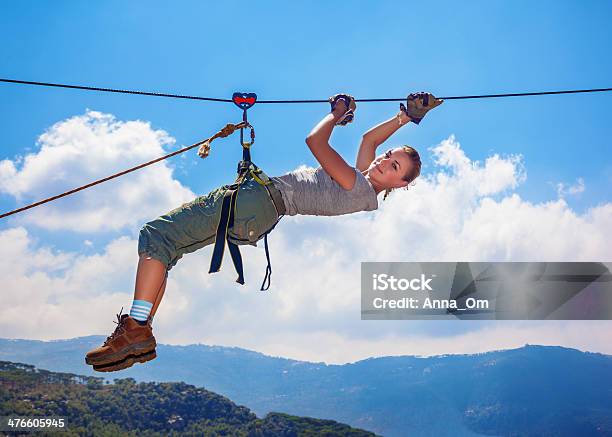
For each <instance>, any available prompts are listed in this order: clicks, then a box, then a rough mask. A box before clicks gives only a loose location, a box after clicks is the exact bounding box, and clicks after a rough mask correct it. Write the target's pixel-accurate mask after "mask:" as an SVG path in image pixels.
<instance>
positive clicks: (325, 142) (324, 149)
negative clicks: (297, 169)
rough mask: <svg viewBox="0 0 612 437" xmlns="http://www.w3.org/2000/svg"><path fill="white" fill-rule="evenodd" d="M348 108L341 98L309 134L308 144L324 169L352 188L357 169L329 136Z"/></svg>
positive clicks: (346, 186) (339, 183)
mask: <svg viewBox="0 0 612 437" xmlns="http://www.w3.org/2000/svg"><path fill="white" fill-rule="evenodd" d="M346 109H347V108H346V105H345V104H344V101H342V100H340V101H339V102H338V103H337V104H336V107H335V109H334V110H333V111H332V112H331V113H329V114H327V115H326V116H325V118H323V120H321V121H320V122H319V123H318V124H317V125H316V126H315V127H314V129H312V131H311V132H310V134H308V136H307V137H306V144H308V147H309V148H310V151H311V152H312V154H313V155H314V157H315V158H316V159H317V161H319V164H321V167H323V170H325V172H326V173H327V174H328V175H329V176H330V177H331V178H332V179H333V180H335V181H336V182H337V183H338V185H340V186H341V187H342V188H344V189H345V190H351V189H353V186H354V185H355V178H356V175H355V169H354V168H353V167H351V166H350V165H348V164H347V163H346V161H345V160H344V159H343V158H342V157H341V156H340V155H339V154H338V152H336V151H335V150H334V149H333V148H332V147H331V145H330V144H329V137H330V136H331V133H332V131H333V130H334V126H335V125H336V121H338V119H340V117H342V116H343V115H344V113H345V112H346Z"/></svg>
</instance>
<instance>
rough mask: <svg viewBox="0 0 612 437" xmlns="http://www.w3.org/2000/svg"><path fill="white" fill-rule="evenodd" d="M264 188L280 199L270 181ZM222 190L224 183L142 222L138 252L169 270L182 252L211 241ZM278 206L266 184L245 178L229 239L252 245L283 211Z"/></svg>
mask: <svg viewBox="0 0 612 437" xmlns="http://www.w3.org/2000/svg"><path fill="white" fill-rule="evenodd" d="M268 188H269V189H270V190H271V191H273V190H276V193H275V194H276V195H277V196H278V197H277V198H279V199H280V193H278V191H277V189H276V188H275V187H274V186H273V185H272V184H270V185H268ZM225 191H226V187H225V186H224V187H221V188H217V189H216V190H214V191H212V192H210V193H209V194H207V195H205V196H199V197H197V198H195V199H194V200H192V201H191V202H188V203H185V204H183V205H181V206H179V207H178V208H176V209H173V210H172V211H170V212H168V213H166V214H164V215H162V216H160V217H158V218H156V219H155V220H152V221H150V222H148V223H146V224H145V225H144V226H143V227H142V229H141V230H140V235H139V238H138V255H142V254H145V255H146V256H150V257H152V258H155V259H157V260H159V261H161V262H162V263H163V264H164V265H165V266H166V270H167V271H169V270H170V269H171V268H172V267H173V266H174V265H176V262H177V261H178V260H179V259H181V258H182V256H183V255H185V254H187V253H191V252H195V251H196V250H198V249H200V248H202V247H205V246H207V245H209V244H213V243H214V242H215V234H216V232H217V225H218V223H219V217H220V215H221V204H222V203H223V194H224V193H225ZM278 209H279V208H277V207H276V206H275V204H274V202H272V200H271V198H270V195H269V194H268V192H267V190H266V187H264V186H263V185H261V184H259V183H258V182H257V181H255V180H253V179H249V180H247V181H245V182H244V183H243V184H242V185H241V186H240V189H239V191H238V197H237V198H236V211H235V217H234V226H233V227H231V228H230V229H229V230H228V237H229V239H230V241H232V242H233V243H235V244H238V245H245V244H250V245H252V246H256V245H257V241H259V240H260V239H261V238H263V237H264V235H265V234H266V233H267V232H268V231H270V230H271V229H272V228H273V227H274V226H275V225H276V223H277V222H278V220H279V219H280V217H281V216H282V214H283V213H284V208H283V209H282V210H281V211H280V213H279V212H278V211H277V210H278Z"/></svg>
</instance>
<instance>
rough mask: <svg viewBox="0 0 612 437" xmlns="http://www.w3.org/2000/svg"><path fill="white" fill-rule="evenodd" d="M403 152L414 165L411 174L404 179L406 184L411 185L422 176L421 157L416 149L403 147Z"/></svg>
mask: <svg viewBox="0 0 612 437" xmlns="http://www.w3.org/2000/svg"><path fill="white" fill-rule="evenodd" d="M402 150H403V151H404V152H406V153H407V154H408V156H409V157H410V160H411V161H412V164H413V165H412V169H411V170H410V172H408V173H407V174H406V175H404V177H403V179H404V180H405V181H406V182H408V183H410V182H412V181H414V180H415V179H416V178H418V177H419V175H420V174H421V156H420V155H419V152H417V151H416V149H415V148H414V147H410V146H402Z"/></svg>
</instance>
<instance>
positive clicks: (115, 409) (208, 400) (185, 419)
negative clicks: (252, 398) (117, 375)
mask: <svg viewBox="0 0 612 437" xmlns="http://www.w3.org/2000/svg"><path fill="white" fill-rule="evenodd" d="M10 415H20V416H33V415H41V416H49V415H57V416H64V417H66V424H67V429H68V432H65V431H61V432H59V431H58V432H57V433H56V434H57V435H61V436H82V435H95V436H96V437H98V436H109V437H114V436H218V435H223V436H249V437H250V436H253V437H255V436H315V435H316V436H330V437H331V436H355V437H356V436H374V435H375V434H373V433H370V432H367V431H362V430H358V429H355V428H351V427H349V426H348V425H343V424H340V423H338V422H335V421H331V420H319V419H312V418H304V417H297V416H291V415H287V414H279V413H270V414H268V415H267V416H266V417H265V418H263V419H258V418H257V416H255V414H253V413H252V412H251V411H250V410H249V409H248V408H246V407H241V406H237V405H235V404H234V403H233V402H231V401H230V400H229V399H227V398H225V397H223V396H220V395H217V394H215V393H212V392H210V391H207V390H205V389H202V388H197V387H194V386H192V385H188V384H185V383H182V382H179V383H136V381H135V380H134V379H132V378H127V379H117V380H115V381H114V383H108V382H106V383H105V382H104V380H103V379H102V378H98V377H91V376H79V375H75V374H72V373H57V372H50V371H46V370H42V369H36V368H35V367H34V366H31V365H28V364H21V363H11V362H7V361H0V416H10ZM50 435H51V434H50Z"/></svg>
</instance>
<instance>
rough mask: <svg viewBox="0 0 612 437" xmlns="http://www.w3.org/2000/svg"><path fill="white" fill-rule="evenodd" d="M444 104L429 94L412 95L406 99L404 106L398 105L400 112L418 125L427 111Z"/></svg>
mask: <svg viewBox="0 0 612 437" xmlns="http://www.w3.org/2000/svg"><path fill="white" fill-rule="evenodd" d="M443 102H444V100H442V99H436V98H435V97H434V95H433V94H431V93H423V92H421V93H412V94H409V95H408V98H407V99H406V106H404V104H403V103H400V110H402V111H403V112H404V113H405V114H406V115H407V116H408V117H410V119H411V120H412V121H413V122H415V123H416V124H419V123H420V122H421V120H422V119H423V117H425V114H427V111H429V110H430V109H433V108H435V107H436V106H439V105H441V104H442V103H443Z"/></svg>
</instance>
